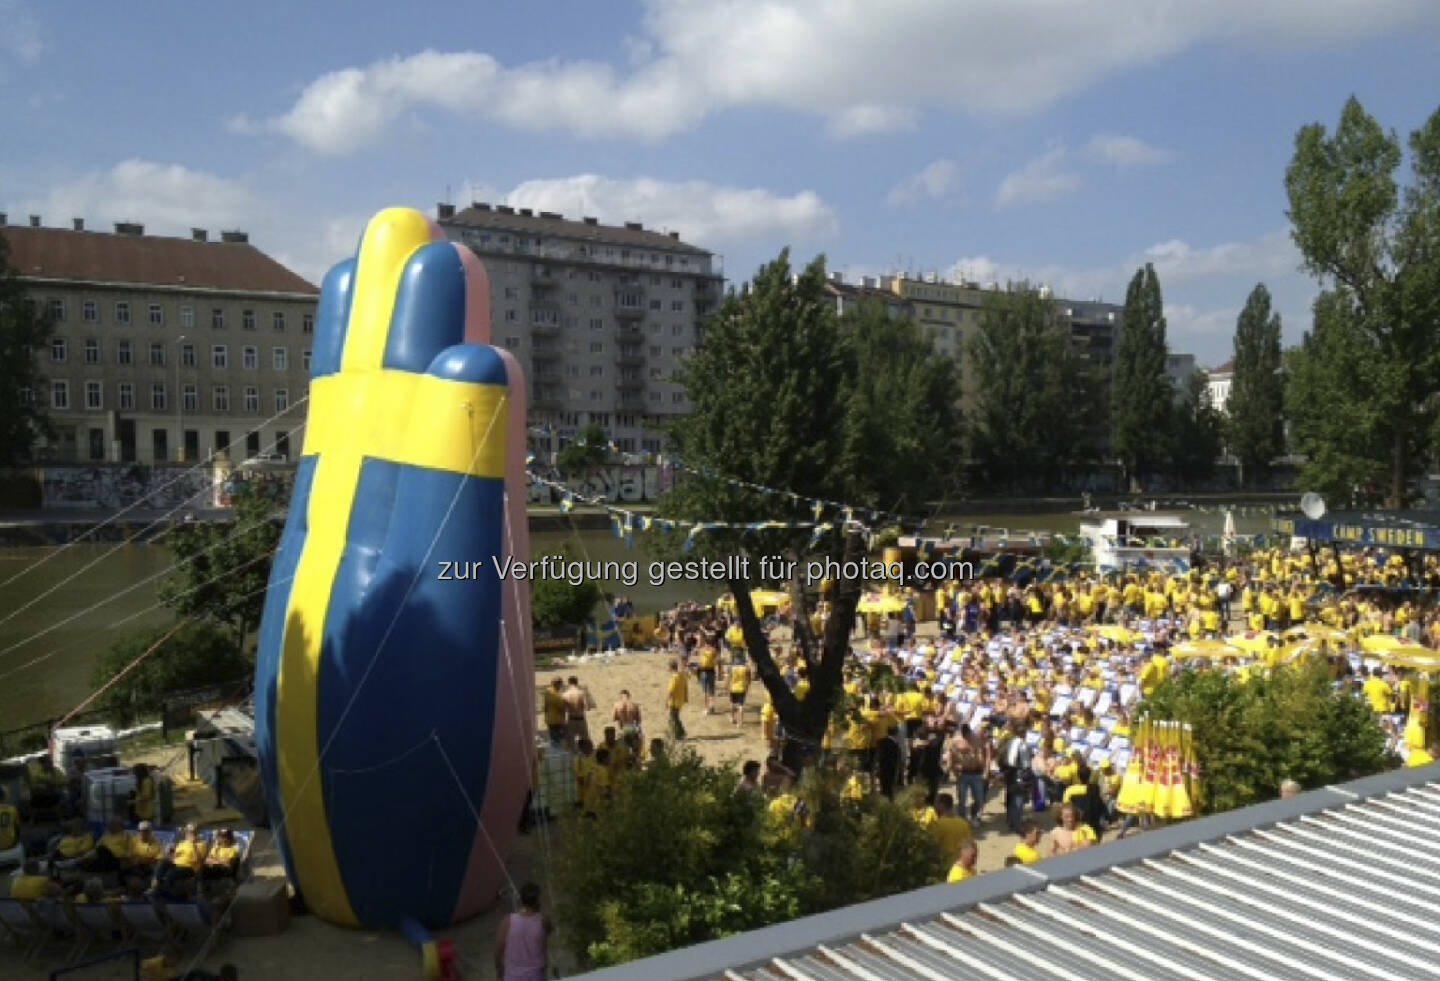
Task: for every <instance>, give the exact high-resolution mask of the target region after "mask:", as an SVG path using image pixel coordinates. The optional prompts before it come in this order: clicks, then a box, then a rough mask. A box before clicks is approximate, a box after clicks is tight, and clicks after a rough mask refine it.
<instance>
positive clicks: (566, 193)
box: [505, 174, 839, 243]
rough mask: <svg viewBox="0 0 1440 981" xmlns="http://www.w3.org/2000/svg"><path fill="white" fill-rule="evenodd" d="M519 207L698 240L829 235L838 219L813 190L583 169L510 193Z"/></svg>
mask: <svg viewBox="0 0 1440 981" xmlns="http://www.w3.org/2000/svg"><path fill="white" fill-rule="evenodd" d="M505 203H506V204H509V205H512V206H514V207H517V208H532V209H535V210H537V211H540V210H544V211H556V212H559V213H561V214H563V215H565V216H566V217H579V216H582V215H592V216H594V217H596V218H599V219H600V220H601V221H603V222H606V223H618V222H622V221H636V220H643V221H644V222H645V224H646V227H649V228H663V229H665V230H667V231H678V232H679V233H680V235H681V237H682V238H685V239H687V240H689V241H692V242H702V243H710V242H737V241H743V240H747V239H757V238H765V237H767V236H778V237H787V236H793V237H796V238H801V239H815V238H824V237H826V236H828V235H831V234H833V233H834V232H835V231H836V229H837V228H838V227H839V217H838V216H837V215H836V213H835V209H834V208H832V207H830V205H828V204H826V203H825V201H824V200H822V199H821V198H820V196H819V195H818V194H816V193H815V192H814V191H800V192H799V193H797V194H792V195H782V194H776V193H775V192H773V191H769V190H765V189H763V188H740V187H726V186H723V185H717V184H711V183H709V182H707V181H662V180H655V179H653V178H649V177H641V178H637V179H634V180H616V179H613V178H608V177H600V176H598V175H595V174H579V175H577V176H574V177H561V178H556V179H552V180H531V181H526V182H525V183H523V184H521V185H520V186H519V187H517V188H515V189H514V190H513V191H511V192H510V193H509V194H508V195H506V197H505Z"/></svg>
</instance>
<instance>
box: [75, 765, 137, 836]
mask: <svg viewBox="0 0 1440 981" xmlns="http://www.w3.org/2000/svg"><path fill="white" fill-rule="evenodd" d="M134 790H135V774H134V773H133V772H131V771H130V770H129V769H126V768H125V767H114V768H110V769H105V770H90V771H88V772H86V774H85V819H86V820H87V821H99V822H102V823H103V822H105V821H108V820H110V818H112V817H118V818H121V819H122V820H126V821H128V820H129V817H130V809H129V797H130V794H131V793H132V792H134Z"/></svg>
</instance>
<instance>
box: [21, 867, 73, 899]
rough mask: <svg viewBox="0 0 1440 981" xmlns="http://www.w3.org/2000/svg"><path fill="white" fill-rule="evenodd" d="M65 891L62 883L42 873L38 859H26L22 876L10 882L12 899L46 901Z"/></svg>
mask: <svg viewBox="0 0 1440 981" xmlns="http://www.w3.org/2000/svg"><path fill="white" fill-rule="evenodd" d="M63 891H64V890H63V889H62V888H61V886H60V883H58V882H56V881H55V880H54V879H52V878H50V877H49V876H48V875H45V874H44V873H43V872H41V871H40V862H39V860H38V859H33V858H30V859H26V860H25V865H24V867H23V868H22V869H21V872H20V875H18V876H16V877H15V878H14V879H12V880H10V898H11V899H28V900H34V899H46V898H49V897H51V896H58V895H60V894H61V892H63Z"/></svg>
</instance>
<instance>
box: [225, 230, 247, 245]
mask: <svg viewBox="0 0 1440 981" xmlns="http://www.w3.org/2000/svg"><path fill="white" fill-rule="evenodd" d="M220 241H222V242H229V243H230V244H231V245H244V244H245V243H247V242H249V241H250V236H249V235H248V234H246V233H245V232H221V233H220Z"/></svg>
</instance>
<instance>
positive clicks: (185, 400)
mask: <svg viewBox="0 0 1440 981" xmlns="http://www.w3.org/2000/svg"><path fill="white" fill-rule="evenodd" d="M180 404H181V405H183V406H184V407H185V411H186V412H199V411H200V391H199V389H197V388H196V387H195V386H194V385H190V384H187V385H185V386H184V387H183V388H181V389H180Z"/></svg>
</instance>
